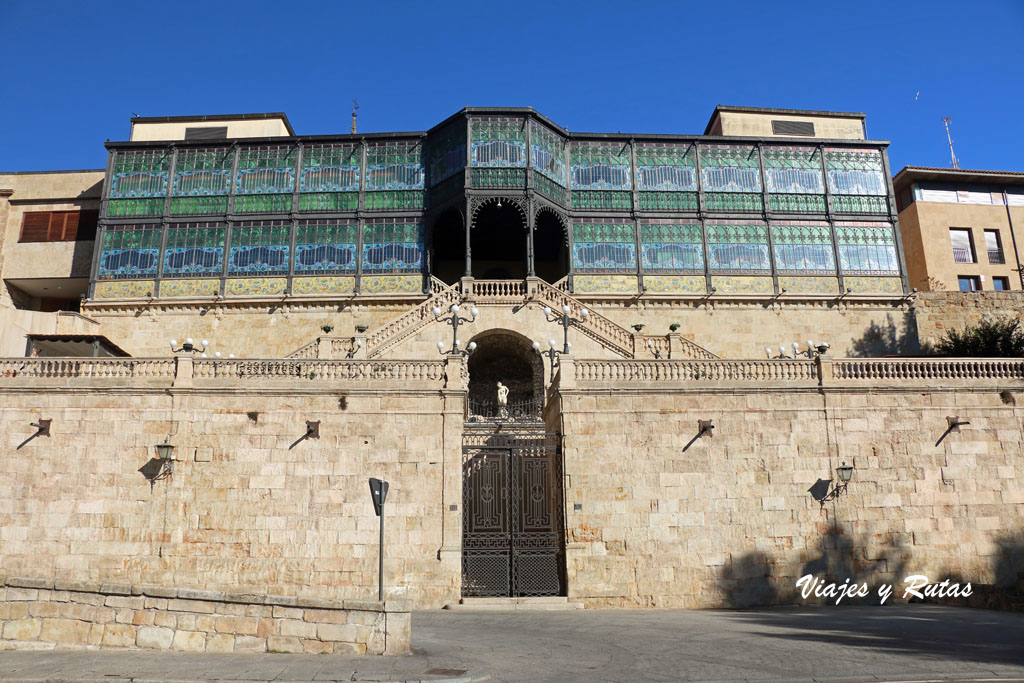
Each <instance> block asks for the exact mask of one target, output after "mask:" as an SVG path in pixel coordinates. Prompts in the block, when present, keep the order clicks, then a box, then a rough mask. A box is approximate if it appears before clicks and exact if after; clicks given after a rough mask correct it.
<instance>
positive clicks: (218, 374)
mask: <svg viewBox="0 0 1024 683" xmlns="http://www.w3.org/2000/svg"><path fill="white" fill-rule="evenodd" d="M195 378H196V379H283V378H298V379H307V380H314V381H317V380H319V381H351V382H382V381H398V382H431V383H439V382H441V381H442V380H443V379H444V361H400V360H373V361H368V360H358V361H352V360H300V359H296V360H246V359H235V360H227V361H224V360H205V359H204V360H196V361H195Z"/></svg>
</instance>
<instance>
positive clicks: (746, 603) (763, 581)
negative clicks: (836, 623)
mask: <svg viewBox="0 0 1024 683" xmlns="http://www.w3.org/2000/svg"><path fill="white" fill-rule="evenodd" d="M869 538H870V540H871V542H870V543H869V542H868V539H869ZM909 559H910V554H909V552H907V551H906V550H905V549H904V547H903V542H902V540H901V539H900V538H899V537H898V536H896V535H891V536H890V537H889V538H888V540H885V539H884V538H882V539H879V538H878V537H877V536H875V535H871V536H863V537H854V536H851V535H848V534H845V533H844V532H843V529H842V527H839V528H836V527H831V528H830V529H829V531H828V532H827V533H826V534H825V535H823V536H822V537H821V541H820V545H819V549H818V551H817V557H814V558H813V559H811V560H808V561H806V562H804V563H803V564H802V565H801V566H800V567H799V568H796V569H795V571H794V570H790V571H787V570H786V567H784V566H783V564H782V563H781V562H779V561H777V560H774V559H772V558H770V557H769V556H767V555H766V554H765V553H763V552H760V551H752V552H749V553H745V554H742V555H736V556H733V557H732V558H731V559H730V561H729V562H727V563H726V565H725V566H724V567H723V568H722V571H721V574H720V576H719V579H720V582H719V585H720V586H721V587H722V590H723V591H724V593H725V595H724V600H723V603H724V606H725V607H732V608H744V607H759V606H767V605H784V604H820V603H822V602H823V599H821V598H814V597H809V598H808V599H807V600H804V598H803V597H802V595H801V594H800V591H799V589H798V588H797V587H796V582H797V580H798V579H799V578H800V577H802V576H806V575H808V574H810V575H811V576H813V577H815V578H817V579H820V580H821V582H822V583H824V584H828V583H837V584H842V583H843V582H844V581H846V580H847V579H849V580H850V582H851V583H853V582H856V583H862V584H863V583H866V584H867V585H868V586H869V593H868V597H866V598H860V599H856V600H854V599H849V598H847V599H845V600H844V601H843V604H845V603H849V604H877V602H878V585H879V584H881V583H883V582H884V583H893V582H894V581H897V580H902V577H903V575H904V572H905V568H906V565H907V561H908V560H909ZM897 577H899V578H897ZM824 601H825V602H829V603H831V602H832V601H830V600H828V599H824Z"/></svg>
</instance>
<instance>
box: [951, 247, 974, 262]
mask: <svg viewBox="0 0 1024 683" xmlns="http://www.w3.org/2000/svg"><path fill="white" fill-rule="evenodd" d="M953 261H955V262H956V263H974V254H973V253H972V250H971V249H964V248H962V247H953Z"/></svg>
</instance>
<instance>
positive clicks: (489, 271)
mask: <svg viewBox="0 0 1024 683" xmlns="http://www.w3.org/2000/svg"><path fill="white" fill-rule="evenodd" d="M526 237H527V233H526V216H525V215H524V214H523V211H522V208H521V207H520V206H519V205H518V204H517V203H515V202H513V201H510V200H507V199H502V198H500V197H492V198H490V199H487V200H485V201H484V203H483V204H482V205H481V206H480V207H479V208H478V209H476V211H474V215H473V227H472V229H471V230H470V248H471V255H472V257H473V258H472V261H473V263H472V270H473V277H474V278H477V279H481V280H514V279H522V278H525V277H526Z"/></svg>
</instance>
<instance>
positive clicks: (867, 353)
mask: <svg viewBox="0 0 1024 683" xmlns="http://www.w3.org/2000/svg"><path fill="white" fill-rule="evenodd" d="M901 317H902V321H900V322H899V324H897V322H896V320H895V318H894V316H893V314H892V313H887V314H886V316H885V318H886V321H885V324H883V325H879V324H878V323H877V322H874V321H872V323H871V325H869V326H868V329H867V330H865V331H864V334H863V335H862V336H861V337H860V339H854V340H853V343H852V344H851V346H850V349H851V356H853V357H855V358H880V357H882V356H921V355H927V354H928V351H929V349H928V345H927V344H925V345H922V344H921V340H920V337H919V336H918V333H917V319H916V318H915V316H914V311H913V309H908V310H906V311H904V312H903V315H902V316H901Z"/></svg>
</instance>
